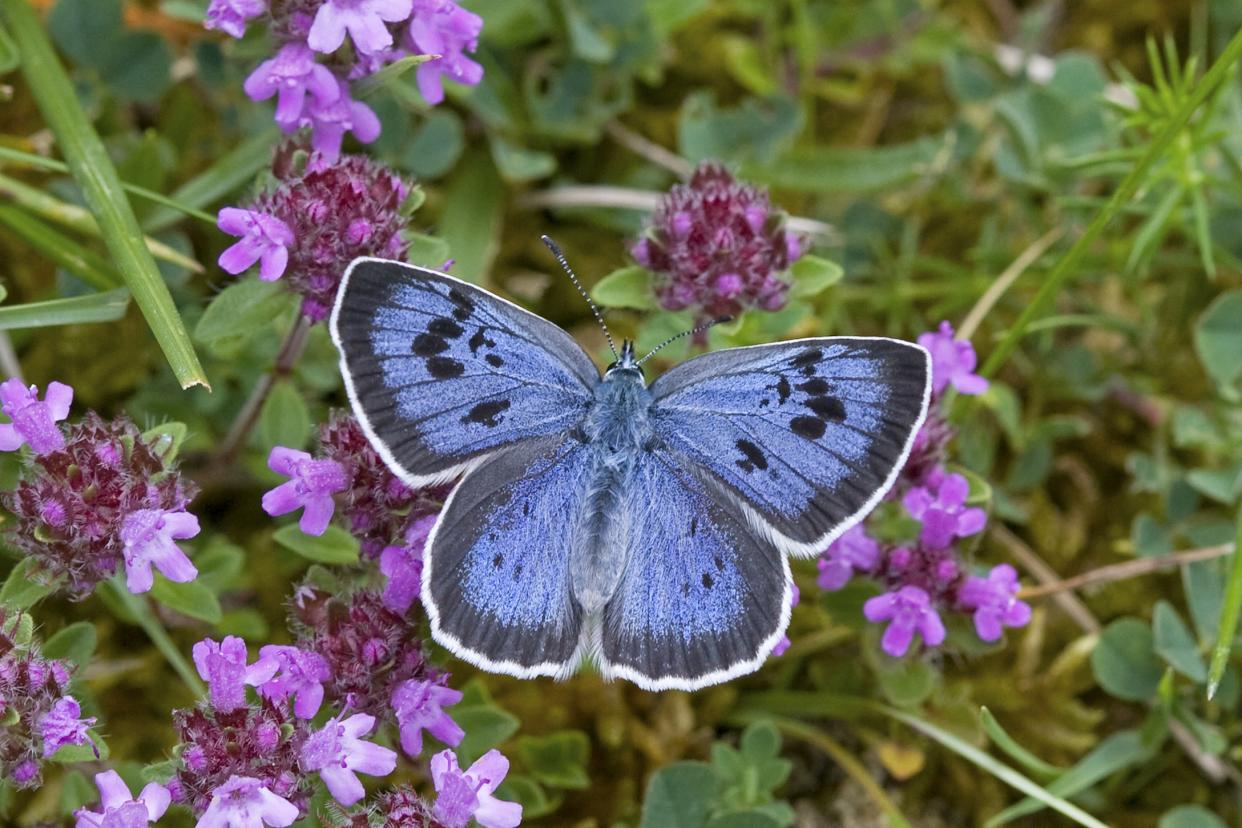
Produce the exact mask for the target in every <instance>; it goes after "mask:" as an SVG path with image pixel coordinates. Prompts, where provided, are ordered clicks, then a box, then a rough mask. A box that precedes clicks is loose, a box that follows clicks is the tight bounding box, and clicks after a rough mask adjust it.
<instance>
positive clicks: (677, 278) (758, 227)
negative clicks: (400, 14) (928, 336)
mask: <svg viewBox="0 0 1242 828" xmlns="http://www.w3.org/2000/svg"><path fill="white" fill-rule="evenodd" d="M425 65H430V64H425ZM802 248H803V243H802V240H801V239H800V238H798V237H797V236H796V235H794V234H792V233H790V232H789V231H787V230H786V229H785V215H784V213H782V212H780V211H779V210H774V209H773V208H772V206H771V204H770V203H769V201H768V196H767V193H765V192H764V191H762V190H760V189H758V188H756V187H751V186H749V185H745V184H740V183H738V182H737V181H736V180H735V179H734V178H733V176H732V175H730V173H729V171H728V170H726V169H725V168H724V167H723V166H721V165H719V164H714V163H704V164H700V165H699V167H698V169H696V170H695V171H694V175H693V176H692V177H691V178H690V181H689V182H688V183H686V184H678V185H676V186H674V187H673V188H672V189H671V190H669V192H668V194H667V195H665V196H664V198H662V199H661V200H660V204H659V206H658V207H657V208H656V211H655V213H653V214H652V216H651V224H650V226H649V227H648V229H647V231H646V233H645V234H644V235H643V237H642V238H640V239H639V240H638V241H637V242H635V243H634V244H633V245H632V246H631V248H630V254H631V255H632V256H633V257H634V259H635V260H636V261H637V262H638V263H639V264H641V265H642V266H643V267H646V268H648V269H650V270H651V271H652V272H654V273H655V274H656V296H657V298H658V299H659V302H660V304H661V305H662V306H663V307H664V308H665V309H667V310H674V311H676V310H683V309H685V308H695V309H696V311H697V312H698V314H699V315H700V316H702V317H713V316H724V315H731V314H737V313H740V312H741V311H742V310H744V309H745V308H747V307H751V306H757V307H760V308H762V309H764V310H770V311H771V310H779V309H780V308H782V307H784V305H785V298H786V294H787V293H788V291H789V284H788V282H787V281H786V280H785V276H784V274H785V271H786V270H788V268H789V266H790V265H792V264H793V263H794V261H796V260H797V259H798V258H800V257H801V255H802V253H803V250H802Z"/></svg>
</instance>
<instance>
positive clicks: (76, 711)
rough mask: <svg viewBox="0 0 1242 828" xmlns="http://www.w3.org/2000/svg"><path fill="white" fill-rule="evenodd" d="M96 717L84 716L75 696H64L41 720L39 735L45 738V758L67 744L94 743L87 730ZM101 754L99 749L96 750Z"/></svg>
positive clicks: (96, 752)
mask: <svg viewBox="0 0 1242 828" xmlns="http://www.w3.org/2000/svg"><path fill="white" fill-rule="evenodd" d="M95 721H96V720H95V717H94V716H89V717H87V718H85V719H84V718H82V708H81V706H80V705H79V704H78V700H77V699H75V698H74V697H73V696H62V697H61V698H60V700H59V701H57V702H56V704H54V705H52V709H51V710H49V711H48V712H47V713H45V714H43V718H42V719H40V720H39V735H40V736H41V737H42V738H43V758H44V759H46V758H47V757H49V756H51V755H52V754H54V753H55V752H56V751H58V750H60V749H61V748H62V747H65V746H66V745H88V744H89V745H92V746H93V743H92V742H91V737H90V734H89V733H88V732H87V731H89V730H90V728H91V726H92V725H94V724H95ZM95 755H96V756H98V755H99V751H98V750H96V751H95Z"/></svg>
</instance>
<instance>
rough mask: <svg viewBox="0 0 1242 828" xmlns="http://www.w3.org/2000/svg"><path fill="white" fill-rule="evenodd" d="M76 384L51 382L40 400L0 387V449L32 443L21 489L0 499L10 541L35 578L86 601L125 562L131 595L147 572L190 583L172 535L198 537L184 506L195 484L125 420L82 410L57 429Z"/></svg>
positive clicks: (148, 580) (23, 390) (13, 384)
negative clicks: (5, 419) (3, 418)
mask: <svg viewBox="0 0 1242 828" xmlns="http://www.w3.org/2000/svg"><path fill="white" fill-rule="evenodd" d="M72 400H73V389H72V388H70V387H69V386H67V385H64V384H62V383H59V382H52V383H50V384H49V385H48V389H47V394H46V395H45V398H44V399H43V400H40V399H39V397H38V394H37V389H36V388H35V387H34V386H30V387H27V386H25V385H23V384H22V382H21V381H20V380H17V379H9V380H6V381H5V382H3V383H0V401H3V405H2V406H0V411H3V412H4V413H5V414H7V415H8V416H9V418H10V420H11V422H9V423H4V424H0V450H7V451H14V450H16V449H19V448H20V447H21V446H23V445H27V446H29V447H30V450H31V452H32V454H33V457H32V462H31V463H30V464H29V465H27V466H25V467H23V470H22V477H21V480H20V481H19V482H18V484H17V487H16V488H15V489H14V490H13V491H11V492H7V493H5V494H4V495H3V496H0V502H2V503H3V505H4V507H5V508H6V509H8V510H9V511H10V512H12V513H13V516H14V520H13V522H12V525H11V527H10V529H9V531H8V535H7V538H8V541H9V543H11V544H12V545H13V546H14V547H15V548H16V549H18V550H20V551H21V552H23V553H24V554H26V555H28V556H29V557H30V558H32V559H33V560H34V561H36V563H37V566H38V571H39V573H40V576H41V577H46V578H48V579H49V580H51V581H55V582H57V583H58V584H60V585H62V586H63V587H64V588H65V589H67V590H68V591H69V592H70V593H71V594H73V595H74V596H75V597H84V596H86V595H87V594H88V593H90V592H91V591H92V590H93V589H94V588H95V585H96V584H98V583H99V582H100V581H102V580H105V579H106V578H109V577H111V576H112V575H113V573H115V572H116V571H117V569H118V568H119V567H121V566H122V565H123V566H124V568H125V582H126V586H127V587H128V588H129V590H130V591H131V592H135V593H137V592H146V591H147V590H149V589H151V587H152V585H153V584H154V580H155V578H154V574H153V572H152V570H153V569H155V570H158V571H159V572H161V573H162V574H163V575H164V577H166V578H168V579H169V580H170V581H178V582H185V581H192V580H194V578H195V577H197V575H198V570H197V569H195V567H194V564H193V563H191V562H190V559H189V558H188V557H186V554H185V552H184V551H182V549H181V548H180V546H178V545H177V541H179V540H185V539H187V538H192V537H194V536H195V535H197V534H198V531H199V526H198V519H197V518H196V517H195V516H194V515H192V514H190V513H189V512H187V511H186V507H187V505H188V504H189V502H190V499H191V498H192V497H193V496H194V493H195V487H194V486H193V484H191V483H189V482H187V481H183V480H182V478H181V476H180V475H179V474H178V473H177V470H176V468H175V466H172V465H170V464H169V463H168V462H167V461H166V460H165V453H164V452H162V451H160V450H158V448H157V447H156V446H153V445H151V444H150V443H149V442H148V441H147V440H146V438H144V437H143V435H142V434H141V433H140V432H139V431H138V428H137V426H135V425H134V424H133V422H131V421H130V420H129V419H128V418H126V417H124V416H120V417H117V418H116V419H114V420H112V421H111V422H106V421H104V420H102V419H101V418H100V417H99V416H97V415H96V414H95V413H94V412H88V413H87V415H86V416H85V417H83V418H82V420H81V421H80V422H78V423H74V424H72V425H70V426H68V428H62V427H61V426H60V425H58V423H59V422H60V421H61V420H64V419H65V418H66V417H68V415H69V406H70V403H71V402H72Z"/></svg>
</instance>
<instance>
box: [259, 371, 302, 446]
mask: <svg viewBox="0 0 1242 828" xmlns="http://www.w3.org/2000/svg"><path fill="white" fill-rule="evenodd" d="M310 430H311V416H310V410H309V409H307V407H306V401H305V400H304V399H302V395H301V394H300V393H298V389H297V388H296V387H295V386H294V384H293V383H292V382H289V381H288V380H281V381H280V382H277V383H276V384H275V385H274V386H273V387H272V392H271V393H270V394H269V395H268V397H267V401H266V402H264V403H263V411H262V412H261V413H260V414H259V443H260V445H262V446H264V447H265V448H266V447H270V446H288V447H289V448H294V449H300V448H302V446H303V445H305V444H306V438H307V437H308V436H309V435H310Z"/></svg>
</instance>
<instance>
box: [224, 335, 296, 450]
mask: <svg viewBox="0 0 1242 828" xmlns="http://www.w3.org/2000/svg"><path fill="white" fill-rule="evenodd" d="M311 324H312V323H311V321H310V319H308V318H307V317H305V316H302V315H301V314H299V315H298V321H297V322H296V323H294V325H293V327H292V328H290V329H289V334H288V336H286V337H285V341H284V343H283V344H282V345H281V346H280V353H278V354H277V355H276V361H275V362H273V363H272V370H270V371H268V372H267V373H266V374H264V375H263V376H262V377H260V378H259V381H258V382H257V383H255V386H254V390H253V391H251V392H250V398H249V399H247V400H246V404H245V405H243V406H242V408H241V410H240V411H238V412H237V418H236V419H234V420H233V425H232V427H230V428H229V433H228V435H227V436H226V437H225V438H224V442H223V443H221V444H220V449H219V450H218V451H217V452H216V459H217V461H218V462H221V463H227V462H228V461H230V460H232V459H233V458H234V457H235V456H236V455H237V452H238V451H239V450H240V449H241V447H242V445H243V444H244V443H245V442H246V437H248V436H249V435H250V431H251V430H252V429H253V428H254V424H255V423H257V422H258V421H259V414H260V412H262V411H263V403H265V402H267V397H268V395H269V394H271V393H272V388H273V387H274V386H275V385H276V381H277V380H279V379H281V378H283V377H286V376H288V375H289V374H290V373H291V372H292V371H293V367H294V366H295V365H297V362H298V359H299V358H301V356H302V352H303V351H304V350H306V340H307V337H308V336H309V334H310V329H311Z"/></svg>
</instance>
